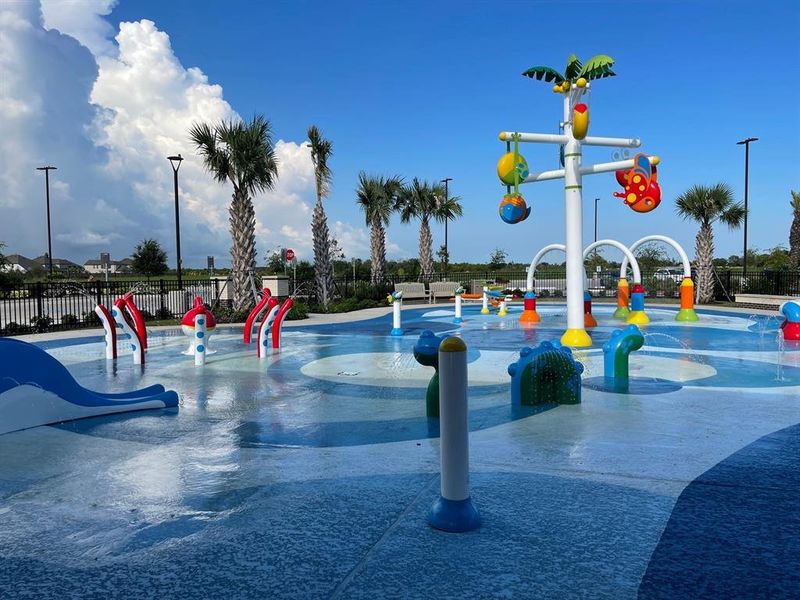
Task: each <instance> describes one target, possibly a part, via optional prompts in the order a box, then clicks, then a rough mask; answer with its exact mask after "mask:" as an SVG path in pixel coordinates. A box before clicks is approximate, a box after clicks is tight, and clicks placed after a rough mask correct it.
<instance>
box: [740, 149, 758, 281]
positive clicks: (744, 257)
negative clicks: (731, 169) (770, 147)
mask: <svg viewBox="0 0 800 600" xmlns="http://www.w3.org/2000/svg"><path fill="white" fill-rule="evenodd" d="M757 141H758V138H756V137H749V138H746V139H743V140H742V141H741V142H736V144H737V145H739V146H741V145H744V250H743V251H742V277H747V216H748V213H747V193H748V188H749V185H750V182H749V178H750V142H757Z"/></svg>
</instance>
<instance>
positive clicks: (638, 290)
mask: <svg viewBox="0 0 800 600" xmlns="http://www.w3.org/2000/svg"><path fill="white" fill-rule="evenodd" d="M599 246H613V247H614V248H617V249H619V250H620V251H621V252H622V254H624V255H625V258H626V260H628V261H629V262H630V263H631V269H633V289H632V290H631V294H630V297H631V309H630V311H629V312H627V314H619V313H614V315H615V316H620V317H625V320H626V321H627V322H628V323H633V324H634V325H647V324H648V323H649V322H650V317H648V316H647V313H645V311H644V288H643V287H642V272H641V270H640V269H639V263H638V261H637V260H636V257H635V256H634V255H633V252H631V250H630V248H628V247H627V246H625V245H624V244H622V243H620V242H618V241H617V240H597V241H596V242H594V243H591V244H589V245H588V246H586V249H585V250H584V251H583V258H584V260H585V259H586V257H588V256H589V254H590V253H591V251H592V250H594V249H595V248H598V247H599Z"/></svg>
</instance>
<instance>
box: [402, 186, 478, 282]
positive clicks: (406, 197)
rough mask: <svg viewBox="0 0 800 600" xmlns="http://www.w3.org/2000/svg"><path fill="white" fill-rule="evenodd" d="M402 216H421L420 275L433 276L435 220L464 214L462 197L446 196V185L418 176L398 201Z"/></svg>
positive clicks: (425, 278)
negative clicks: (429, 181) (432, 224)
mask: <svg viewBox="0 0 800 600" xmlns="http://www.w3.org/2000/svg"><path fill="white" fill-rule="evenodd" d="M398 209H399V211H400V220H401V221H402V222H403V223H408V222H410V221H411V220H412V219H419V266H420V279H421V280H422V281H430V280H431V279H432V278H433V236H432V235H431V225H430V222H431V220H433V221H437V222H439V223H444V220H445V218H449V219H452V218H455V217H457V216H461V214H462V212H463V210H462V207H461V204H460V202H459V199H458V197H452V198H447V199H445V193H444V187H443V186H440V185H434V184H431V183H428V182H427V181H420V180H419V179H417V178H416V177H415V178H414V179H412V180H411V183H409V184H408V185H406V186H405V187H404V188H403V191H402V192H401V194H400V198H399V201H398Z"/></svg>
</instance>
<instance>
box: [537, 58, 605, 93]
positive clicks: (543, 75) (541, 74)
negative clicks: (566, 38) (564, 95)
mask: <svg viewBox="0 0 800 600" xmlns="http://www.w3.org/2000/svg"><path fill="white" fill-rule="evenodd" d="M613 64H614V59H613V58H611V57H610V56H607V55H605V54H598V55H597V56H593V57H592V58H590V59H589V60H588V61H586V64H582V63H581V61H580V60H578V57H577V56H575V55H574V54H570V55H569V57H567V66H566V68H565V69H564V74H563V75H562V74H561V73H559V72H558V71H556V70H555V69H553V68H551V67H544V66H537V67H531V68H530V69H528V70H527V71H524V72H523V73H522V74H523V75H524V76H525V77H530V78H531V79H538V80H540V81H541V80H542V79H544V80H545V82H550V81H555V83H556V85H557V86H559V87H560V86H561V84H563V83H565V82H566V83H569V84H574V83H576V82H577V81H578V79H586V80H592V79H602V78H603V77H614V76H615V75H616V73H614V71H612V70H611V67H612V66H613Z"/></svg>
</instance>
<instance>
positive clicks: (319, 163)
mask: <svg viewBox="0 0 800 600" xmlns="http://www.w3.org/2000/svg"><path fill="white" fill-rule="evenodd" d="M308 141H309V142H310V146H311V161H312V162H313V163H314V181H315V183H316V190H317V202H316V204H315V205H314V215H313V217H312V221H311V233H312V236H313V239H314V280H315V282H316V288H317V297H318V298H319V301H320V303H321V304H322V306H323V307H325V309H327V308H328V305H329V304H330V302H331V300H332V299H333V289H334V283H333V269H331V252H330V232H329V231H328V218H327V217H326V216H325V207H324V206H323V205H322V199H323V198H325V197H326V196H327V195H328V193H329V192H330V187H331V180H332V179H333V173H331V169H330V167H329V166H328V159H330V157H331V155H332V154H333V144H332V143H331V141H330V140H326V139H325V138H323V137H322V132H321V131H320V130H319V129H318V128H317V126H316V125H312V126H311V127H309V128H308Z"/></svg>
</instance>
